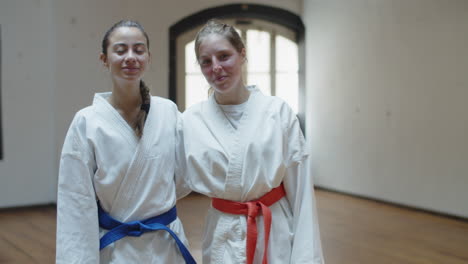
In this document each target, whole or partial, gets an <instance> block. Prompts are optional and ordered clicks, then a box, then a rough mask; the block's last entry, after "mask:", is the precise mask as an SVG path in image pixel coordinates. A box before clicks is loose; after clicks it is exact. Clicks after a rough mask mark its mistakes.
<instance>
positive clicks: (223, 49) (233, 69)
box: [198, 34, 245, 94]
mask: <svg viewBox="0 0 468 264" xmlns="http://www.w3.org/2000/svg"><path fill="white" fill-rule="evenodd" d="M198 53H199V56H198V63H199V64H200V68H201V71H202V73H203V75H204V76H205V79H206V80H207V82H208V83H209V84H210V85H211V87H213V89H214V90H215V92H217V93H220V94H225V93H228V92H232V91H233V90H236V89H240V88H242V87H243V82H242V65H243V64H244V61H245V49H242V51H241V52H238V51H237V50H236V49H235V48H234V46H232V45H231V43H230V42H229V41H228V40H227V39H226V38H225V37H223V36H222V35H219V34H210V35H208V36H206V37H204V38H203V40H202V42H201V44H200V46H199V49H198Z"/></svg>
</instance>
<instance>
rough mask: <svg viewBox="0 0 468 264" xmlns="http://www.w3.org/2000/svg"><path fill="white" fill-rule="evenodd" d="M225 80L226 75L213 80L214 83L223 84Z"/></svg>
mask: <svg viewBox="0 0 468 264" xmlns="http://www.w3.org/2000/svg"><path fill="white" fill-rule="evenodd" d="M226 79H227V76H226V75H222V76H217V77H216V78H215V82H223V81H224V80H226Z"/></svg>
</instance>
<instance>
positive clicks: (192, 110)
mask: <svg viewBox="0 0 468 264" xmlns="http://www.w3.org/2000/svg"><path fill="white" fill-rule="evenodd" d="M206 103H207V100H204V101H202V102H199V103H196V104H194V105H191V106H190V107H188V108H187V109H185V111H184V112H183V113H182V117H183V118H189V117H191V116H194V115H198V114H199V113H200V112H201V111H202V109H203V107H204V105H205V104H206Z"/></svg>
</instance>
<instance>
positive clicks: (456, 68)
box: [303, 0, 468, 217]
mask: <svg viewBox="0 0 468 264" xmlns="http://www.w3.org/2000/svg"><path fill="white" fill-rule="evenodd" d="M303 12H304V13H303V14H304V15H303V19H304V23H305V25H306V47H307V48H306V49H307V58H306V63H307V65H306V72H307V77H306V85H307V88H308V90H307V99H308V110H307V111H308V115H307V136H308V139H310V143H311V149H312V150H313V160H314V168H315V176H316V184H317V185H319V186H322V187H326V188H330V189H335V190H339V191H343V192H347V193H353V194H358V195H363V196H367V197H373V198H377V199H381V200H386V201H391V202H395V203H400V204H404V205H409V206H414V207H418V208H423V209H428V210H433V211H437V212H442V213H447V214H453V215H457V216H462V217H468V202H467V201H468V191H467V188H468V108H467V99H468V74H467V69H468V1H465V0H450V1H446V0H411V1H408V0H387V1H384V0H380V1H379V0H373V1H366V0H347V1H344V0H343V1H340V0H306V1H304V10H303Z"/></svg>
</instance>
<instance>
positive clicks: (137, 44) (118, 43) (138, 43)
mask: <svg viewBox="0 0 468 264" xmlns="http://www.w3.org/2000/svg"><path fill="white" fill-rule="evenodd" d="M112 46H113V47H118V46H128V44H126V43H123V42H117V43H114V45H112ZM133 46H146V43H144V42H137V43H134V44H133Z"/></svg>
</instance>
